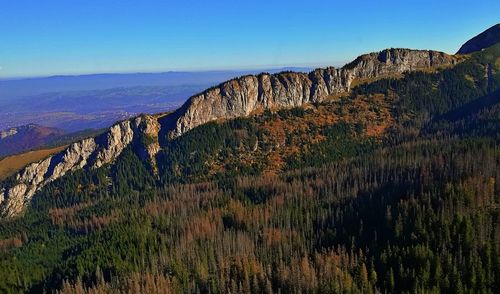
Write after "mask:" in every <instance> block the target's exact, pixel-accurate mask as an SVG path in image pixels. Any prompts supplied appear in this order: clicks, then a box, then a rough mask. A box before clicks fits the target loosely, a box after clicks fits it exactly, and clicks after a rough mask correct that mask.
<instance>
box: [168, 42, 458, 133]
mask: <svg viewBox="0 0 500 294" xmlns="http://www.w3.org/2000/svg"><path fill="white" fill-rule="evenodd" d="M454 63H455V59H454V58H453V56H450V55H447V54H445V53H442V52H437V51H426V50H409V49H387V50H384V51H382V52H379V53H370V54H366V55H362V56H360V57H358V58H357V59H356V60H354V61H353V62H351V63H350V64H348V65H346V66H344V67H343V68H341V69H335V68H332V67H330V68H325V69H316V70H314V71H313V72H311V73H309V74H305V73H293V72H284V73H279V74H274V75H269V74H260V75H258V76H244V77H241V78H238V79H234V80H231V81H228V82H225V83H222V84H220V85H219V86H217V87H214V88H211V89H208V90H206V91H205V92H203V93H201V94H199V95H196V96H193V97H191V98H190V99H189V100H188V101H187V102H186V104H185V105H184V106H183V107H181V108H180V109H179V110H178V111H177V113H176V122H175V124H174V126H173V127H172V130H171V131H170V132H169V137H170V138H174V137H178V136H180V135H182V134H183V133H185V132H187V131H189V130H191V129H193V128H195V127H197V126H199V125H201V124H204V123H207V122H210V121H213V120H217V119H227V118H235V117H239V116H245V115H249V114H250V113H252V112H254V111H256V110H259V109H271V108H281V107H294V106H300V105H303V104H305V103H310V102H321V101H323V100H325V99H327V98H328V97H329V96H331V95H335V94H339V93H345V92H348V91H349V90H350V88H351V84H352V82H353V81H354V80H356V79H359V80H363V79H372V78H378V77H383V76H391V75H397V74H401V73H403V72H406V71H412V70H418V69H424V68H430V67H441V66H449V65H452V64H454Z"/></svg>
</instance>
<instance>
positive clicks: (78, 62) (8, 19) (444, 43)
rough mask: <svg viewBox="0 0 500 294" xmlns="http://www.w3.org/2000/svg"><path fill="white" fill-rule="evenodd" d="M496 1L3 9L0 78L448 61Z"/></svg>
mask: <svg viewBox="0 0 500 294" xmlns="http://www.w3.org/2000/svg"><path fill="white" fill-rule="evenodd" d="M499 21H500V1H498V0H495V1H490V0H477V1H470V0H469V1H462V0H443V1H438V0H433V1H427V0H421V1H403V0H399V1H382V0H380V1H374V0H373V1H355V0H353V1H327V0H324V1H316V0H308V1H295V0H287V1H272V0H267V1H260V0H254V1H238V0H232V1H226V0H220V1H208V0H205V1H201V0H200V1H194V0H182V1H167V0H164V1H152V0H136V1H127V0H120V1H118V0H116V1H115V0H0V77H4V78H5V77H18V76H46V75H55V74H84V73H103V72H158V71H168V70H210V69H242V68H263V67H271V66H273V67H274V66H324V65H339V64H342V63H344V62H346V61H349V60H351V59H353V58H354V57H356V56H357V55H359V54H361V53H366V52H370V51H377V50H381V49H384V48H387V47H409V48H421V49H436V50H441V51H445V52H448V53H454V52H456V50H457V49H458V47H459V46H460V45H461V44H462V43H463V42H464V41H466V40H467V39H469V38H470V37H472V36H474V35H476V34H478V33H480V32H481V31H483V30H485V29H486V28H488V27H490V26H491V25H493V24H495V23H498V22H499Z"/></svg>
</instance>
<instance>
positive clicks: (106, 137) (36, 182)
mask: <svg viewBox="0 0 500 294" xmlns="http://www.w3.org/2000/svg"><path fill="white" fill-rule="evenodd" d="M157 124H158V122H157V120H156V119H155V118H153V117H152V116H149V115H142V116H138V117H136V118H134V119H131V120H126V121H122V122H120V123H117V124H115V125H114V126H112V127H111V128H110V129H109V130H108V132H106V133H104V134H102V135H100V136H98V137H96V138H87V139H84V140H82V141H79V142H76V143H73V144H71V145H70V146H69V147H68V148H66V149H65V150H64V151H62V152H60V153H58V154H55V155H53V156H50V157H48V158H46V159H44V160H42V161H40V162H37V163H33V164H30V165H28V166H26V167H25V168H24V169H23V170H21V171H20V172H19V173H18V174H17V175H16V176H15V179H14V181H13V182H14V184H11V186H6V187H2V188H0V201H1V214H2V215H3V216H6V217H12V216H15V215H17V214H19V213H20V212H21V211H22V210H23V209H24V207H25V206H26V204H27V203H29V201H30V200H31V198H32V197H33V195H34V194H35V192H36V191H38V190H39V189H40V188H41V187H43V186H45V185H46V184H47V183H49V182H51V181H53V180H56V179H58V178H60V177H62V176H64V175H65V174H67V173H68V172H71V171H75V170H78V169H82V168H99V167H101V166H103V165H105V164H108V163H111V162H112V161H114V160H115V159H116V158H117V157H118V156H119V155H120V154H121V152H122V151H123V150H124V149H125V148H126V147H127V146H129V145H130V144H131V143H132V142H134V141H137V142H139V141H141V140H140V137H141V136H143V134H149V135H150V136H154V133H155V131H156V134H157V130H158V127H157ZM154 144H155V143H154V142H153V143H152V145H154ZM143 148H144V149H145V150H147V156H146V157H144V158H143V159H144V160H146V159H148V158H149V159H150V158H154V155H155V152H157V150H158V149H159V148H158V147H154V146H153V147H150V146H144V147H143Z"/></svg>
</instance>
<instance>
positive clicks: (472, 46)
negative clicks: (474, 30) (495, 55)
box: [457, 23, 500, 54]
mask: <svg viewBox="0 0 500 294" xmlns="http://www.w3.org/2000/svg"><path fill="white" fill-rule="evenodd" d="M498 42H500V23H499V24H496V25H494V26H492V27H491V28H489V29H487V30H486V31H484V32H482V33H481V34H479V35H477V36H475V37H474V38H472V39H470V40H469V41H467V42H466V43H465V44H463V45H462V47H460V49H459V50H458V52H457V54H469V53H472V52H475V51H480V50H482V49H485V48H488V47H491V46H493V45H494V44H496V43H498Z"/></svg>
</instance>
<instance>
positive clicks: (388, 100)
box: [0, 44, 500, 293]
mask: <svg viewBox="0 0 500 294" xmlns="http://www.w3.org/2000/svg"><path fill="white" fill-rule="evenodd" d="M499 46H500V45H498V44H497V45H495V46H493V47H490V48H488V49H486V50H483V51H480V52H476V53H473V54H471V55H470V56H468V57H467V58H466V59H465V60H464V61H462V62H460V63H459V64H457V65H456V66H454V67H451V68H445V69H440V70H436V71H422V72H412V73H406V74H405V75H404V76H402V77H397V78H384V79H380V80H376V81H372V82H370V83H365V84H360V85H358V86H356V87H355V88H354V89H353V90H352V91H351V92H350V93H349V95H344V96H342V97H340V98H338V99H336V100H332V101H328V102H324V103H319V104H314V105H308V106H306V107H303V108H293V109H284V110H279V111H265V112H263V113H261V114H256V115H253V116H249V117H246V118H238V119H234V120H229V121H224V122H212V123H208V124H205V125H202V126H200V127H197V128H195V129H193V130H191V131H189V132H188V133H187V134H185V135H183V136H181V137H178V138H176V139H173V140H171V141H170V142H169V144H168V145H167V146H166V148H164V149H163V150H162V151H161V153H160V154H159V156H158V172H157V173H155V172H154V171H153V170H152V169H151V167H150V166H149V165H148V164H146V163H145V162H143V161H142V160H141V159H140V158H139V157H138V156H137V155H136V153H135V152H134V150H133V148H134V147H133V146H132V147H129V148H128V149H127V150H125V151H124V152H123V153H122V154H121V155H120V157H119V158H118V160H116V161H115V162H114V163H113V164H111V165H107V166H104V167H102V168H99V169H88V170H80V171H75V172H73V173H71V174H68V175H66V176H64V177H63V178H61V179H58V180H56V181H53V182H51V183H50V184H48V185H47V186H45V187H44V188H43V189H42V190H41V191H40V192H38V193H37V194H36V197H34V198H33V201H32V203H31V204H30V206H29V208H28V209H27V210H26V211H25V213H24V215H23V216H21V217H18V218H14V219H8V220H2V221H1V222H0V292H2V293H18V292H30V293H43V292H47V293H51V292H55V293H115V292H122V293H141V292H142V293H499V292H500V167H499V165H500V92H499V91H500V62H499V60H500V47H499ZM492 65H493V66H494V67H495V68H496V72H493V74H487V75H486V74H485V68H488V67H491V66H492ZM145 140H147V138H145ZM7 181H9V179H7Z"/></svg>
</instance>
